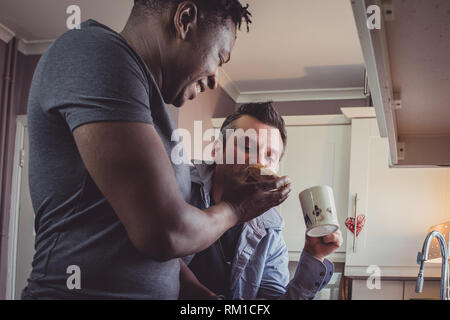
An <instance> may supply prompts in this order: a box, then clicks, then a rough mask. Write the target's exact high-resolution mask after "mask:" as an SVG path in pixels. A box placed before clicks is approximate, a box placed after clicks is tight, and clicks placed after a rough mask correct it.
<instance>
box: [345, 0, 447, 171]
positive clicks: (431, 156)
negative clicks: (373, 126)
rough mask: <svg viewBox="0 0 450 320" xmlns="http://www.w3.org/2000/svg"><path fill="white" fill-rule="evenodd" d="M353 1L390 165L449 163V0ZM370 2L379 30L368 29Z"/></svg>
mask: <svg viewBox="0 0 450 320" xmlns="http://www.w3.org/2000/svg"><path fill="white" fill-rule="evenodd" d="M351 3H352V8H353V14H354V17H355V22H356V26H357V29H358V36H359V39H360V42H361V47H362V51H363V55H364V62H365V65H366V69H367V75H368V82H369V87H370V91H371V97H372V100H373V105H374V107H375V111H376V114H377V120H378V126H379V128H380V134H381V137H386V138H387V142H388V146H389V154H390V162H391V164H392V165H393V166H405V167H411V166H414V167H423V166H426V167H433V166H443V167H445V166H450V148H449V145H450V109H449V108H448V102H449V101H450V90H448V88H450V64H449V63H448V57H449V54H450V41H449V37H450V19H449V12H450V1H442V0H427V1H423V0H408V1H400V0H392V1H382V0H352V1H351ZM371 6H372V7H373V6H377V7H378V8H379V9H380V12H381V14H380V16H379V17H375V18H376V19H377V20H379V22H380V24H379V28H373V29H369V28H368V25H367V20H368V17H369V16H370V17H373V16H372V15H371V14H370V15H368V11H371V10H368V8H369V7H371Z"/></svg>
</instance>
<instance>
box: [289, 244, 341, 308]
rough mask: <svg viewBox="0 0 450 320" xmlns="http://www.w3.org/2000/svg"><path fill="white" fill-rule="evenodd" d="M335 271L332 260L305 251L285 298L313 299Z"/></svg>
mask: <svg viewBox="0 0 450 320" xmlns="http://www.w3.org/2000/svg"><path fill="white" fill-rule="evenodd" d="M333 273H334V265H333V263H332V262H331V261H329V260H327V259H324V262H321V261H320V260H318V259H316V258H314V257H313V256H311V255H310V254H309V253H307V252H306V251H303V252H302V254H301V256H300V260H299V263H298V266H297V270H296V271H295V275H294V277H293V279H292V280H291V281H290V282H289V285H288V288H287V292H286V294H285V296H284V297H283V298H284V299H290V300H311V299H314V297H315V296H316V294H317V292H319V291H320V290H321V289H322V288H324V287H325V286H326V285H327V284H328V282H329V281H330V279H331V277H332V276H333Z"/></svg>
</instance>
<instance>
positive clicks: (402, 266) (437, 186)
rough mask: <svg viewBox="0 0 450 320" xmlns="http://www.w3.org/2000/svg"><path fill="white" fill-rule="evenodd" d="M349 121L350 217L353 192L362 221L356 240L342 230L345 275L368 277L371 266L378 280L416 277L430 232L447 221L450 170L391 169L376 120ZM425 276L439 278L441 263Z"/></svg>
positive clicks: (449, 212)
mask: <svg viewBox="0 0 450 320" xmlns="http://www.w3.org/2000/svg"><path fill="white" fill-rule="evenodd" d="M343 112H344V113H347V114H348V112H347V111H346V110H345V109H343ZM348 116H349V117H351V115H348ZM351 121H352V124H351V151H350V175H349V199H348V201H349V210H348V216H349V217H354V215H355V210H354V209H355V205H354V204H355V195H356V194H357V195H358V201H357V202H356V205H357V209H356V212H357V214H358V215H362V214H363V215H365V216H366V220H365V225H364V227H363V228H362V231H361V232H360V234H359V235H358V236H357V237H356V241H355V242H353V237H354V234H353V233H351V232H350V231H349V230H346V232H347V242H346V258H345V260H346V266H345V275H346V276H368V275H370V270H369V272H368V270H367V268H368V267H369V266H371V265H375V266H377V267H378V268H379V270H380V273H381V274H380V275H381V276H391V277H416V276H417V273H418V269H419V268H418V265H417V263H416V256H417V252H418V251H419V250H421V248H422V244H423V240H424V239H425V236H426V233H427V230H428V228H429V227H430V226H432V225H436V224H439V223H441V222H444V221H448V220H449V219H450V203H449V200H450V197H449V195H450V173H449V169H447V168H393V167H391V166H390V165H389V155H390V153H389V142H388V139H387V138H382V137H380V133H379V130H378V123H377V120H376V119H375V118H353V119H351ZM425 276H430V277H431V276H433V277H439V276H440V265H439V264H429V265H427V266H426V268H425Z"/></svg>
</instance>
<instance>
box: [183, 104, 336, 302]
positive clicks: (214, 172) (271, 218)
mask: <svg viewBox="0 0 450 320" xmlns="http://www.w3.org/2000/svg"><path fill="white" fill-rule="evenodd" d="M227 129H233V130H236V129H243V130H244V131H246V130H248V129H254V130H256V132H258V135H259V132H261V131H260V130H261V129H266V130H269V131H276V133H277V137H279V139H280V140H281V142H282V143H279V144H278V146H277V144H274V143H271V141H268V142H264V141H263V140H262V139H260V138H259V137H258V139H257V142H256V143H257V146H258V148H257V149H256V150H258V151H257V153H258V156H257V163H258V164H260V165H262V166H264V167H266V168H269V169H272V171H276V170H277V168H278V164H279V161H280V159H281V157H282V155H283V152H284V148H285V145H286V130H285V127H284V121H283V119H282V118H281V116H280V115H279V114H278V113H277V111H276V110H275V109H274V108H273V107H272V105H271V104H270V103H258V104H256V103H253V104H247V105H242V106H241V107H240V108H239V109H238V110H237V111H236V112H235V113H233V114H231V115H230V116H228V118H227V119H226V120H225V122H224V124H223V125H222V128H221V133H222V136H223V137H225V135H226V130H227ZM269 136H270V134H269ZM250 140H251V138H250ZM266 140H267V139H266ZM228 143H233V142H230V141H228ZM234 143H235V145H234V151H235V159H236V157H238V154H239V153H240V152H241V153H242V152H243V153H245V157H244V158H245V163H246V164H248V163H249V153H250V149H251V148H250V147H249V144H250V142H249V141H247V143H246V145H245V147H244V148H242V147H239V146H237V145H236V140H235V141H234ZM224 145H227V141H224ZM221 149H222V150H218V148H217V147H216V148H215V151H214V152H213V156H214V157H215V159H216V162H217V159H218V158H220V157H222V159H225V157H226V156H225V152H226V151H224V149H225V148H222V147H221ZM226 150H227V152H228V150H229V149H226ZM221 151H223V154H220V155H218V153H220V152H221ZM235 164H236V161H235V162H234V163H233V164H231V165H235ZM227 165H229V164H210V165H208V164H205V163H201V164H198V163H197V164H196V165H195V167H193V168H192V169H191V179H192V191H191V192H192V193H191V194H192V197H191V202H192V204H193V205H195V206H197V207H200V208H208V207H209V206H210V205H212V204H213V203H214V202H215V201H219V200H220V189H221V186H220V180H221V179H220V176H221V168H222V167H221V166H227ZM224 172H227V173H229V172H230V171H229V170H227V171H224ZM282 227H283V219H282V218H281V216H280V215H279V213H278V212H277V210H276V209H275V208H272V209H270V210H269V211H267V212H265V213H264V214H262V215H261V216H259V217H257V218H256V219H253V220H251V221H249V222H246V223H244V224H240V225H237V226H235V227H233V228H231V229H230V230H228V231H226V232H225V233H224V234H223V235H222V236H221V238H219V239H218V240H217V241H216V242H215V243H214V244H213V245H211V246H210V247H209V248H207V249H205V250H204V251H202V252H200V253H197V254H196V255H195V257H193V258H192V257H190V259H189V258H187V261H188V262H190V263H189V268H190V269H191V270H192V272H193V273H194V275H195V276H196V277H197V279H198V280H199V282H200V283H202V285H204V286H205V287H206V288H204V289H205V292H209V295H210V296H213V295H220V296H223V297H225V298H227V299H295V300H296V299H302V300H303V299H313V298H314V297H315V295H316V293H317V292H318V291H319V290H321V289H322V288H323V287H324V286H326V285H327V283H328V282H329V281H330V278H331V276H332V275H333V272H334V265H333V263H331V262H330V261H329V260H327V259H325V257H326V256H327V255H329V254H330V253H332V252H333V251H335V250H336V249H338V248H339V247H340V245H341V244H342V236H341V232H340V231H337V232H335V233H334V234H332V235H329V236H327V237H322V238H310V237H308V236H306V243H305V248H304V250H303V252H302V254H301V257H300V261H299V264H298V266H297V270H296V272H295V275H294V277H293V279H292V280H291V281H289V278H290V276H289V269H288V263H289V257H288V251H287V247H286V244H285V242H284V239H283V235H282V231H281V229H282ZM185 297H186V298H189V296H188V295H187V296H185ZM190 298H192V296H191V297H190Z"/></svg>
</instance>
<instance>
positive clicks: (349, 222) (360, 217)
mask: <svg viewBox="0 0 450 320" xmlns="http://www.w3.org/2000/svg"><path fill="white" fill-rule="evenodd" d="M357 221H358V224H357V226H356V236H358V235H359V233H360V232H361V230H362V228H363V227H364V223H365V222H366V216H365V215H363V214H360V215H358V220H357ZM345 225H346V226H347V228H348V230H350V231H351V232H352V233H355V218H353V217H348V218H347V219H346V220H345Z"/></svg>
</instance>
